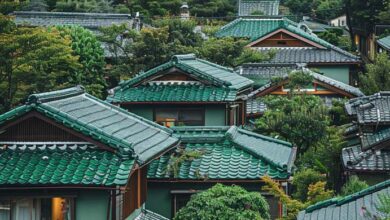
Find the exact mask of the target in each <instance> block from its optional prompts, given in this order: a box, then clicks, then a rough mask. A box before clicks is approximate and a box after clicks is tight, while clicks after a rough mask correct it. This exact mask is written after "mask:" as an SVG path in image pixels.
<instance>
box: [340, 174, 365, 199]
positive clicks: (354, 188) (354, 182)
mask: <svg viewBox="0 0 390 220" xmlns="http://www.w3.org/2000/svg"><path fill="white" fill-rule="evenodd" d="M368 187H369V185H368V184H367V183H366V182H365V181H362V180H360V179H359V177H357V176H351V177H350V178H349V179H348V181H347V183H345V185H344V186H343V187H342V188H341V196H348V195H351V194H353V193H357V192H359V191H362V190H364V189H366V188H368Z"/></svg>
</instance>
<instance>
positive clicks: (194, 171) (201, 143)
mask: <svg viewBox="0 0 390 220" xmlns="http://www.w3.org/2000/svg"><path fill="white" fill-rule="evenodd" d="M173 129H174V131H175V136H177V137H178V138H181V140H182V143H184V146H185V149H186V150H200V151H204V154H203V155H202V156H201V157H200V158H197V159H195V160H193V161H186V162H184V163H182V164H181V165H180V167H179V172H178V176H177V179H182V180H185V179H191V180H196V179H203V178H204V179H211V180H212V179H259V178H260V177H261V176H264V175H269V176H271V177H272V178H274V179H287V178H289V176H290V175H291V171H292V166H293V162H294V159H295V153H296V149H295V148H293V147H292V145H291V144H290V143H288V142H284V141H281V140H277V139H273V138H270V137H266V136H263V135H259V134H256V133H253V132H249V131H246V130H243V129H240V128H237V127H234V126H233V127H176V128H173ZM170 158H171V153H167V154H165V155H163V156H162V157H160V158H159V159H157V160H154V161H153V162H152V163H151V164H150V165H149V170H148V178H157V179H167V178H170V177H171V176H170V174H169V173H168V172H167V166H168V164H169V163H171V162H172V161H171V159H170Z"/></svg>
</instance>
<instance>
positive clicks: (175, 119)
mask: <svg viewBox="0 0 390 220" xmlns="http://www.w3.org/2000/svg"><path fill="white" fill-rule="evenodd" d="M155 121H156V122H157V123H159V124H161V125H164V126H166V127H172V126H202V125H204V110H203V109H185V108H183V109H179V108H175V109H156V111H155Z"/></svg>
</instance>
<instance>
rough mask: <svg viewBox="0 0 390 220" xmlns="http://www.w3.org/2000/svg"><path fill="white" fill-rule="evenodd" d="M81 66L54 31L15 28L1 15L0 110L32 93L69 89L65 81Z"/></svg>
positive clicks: (68, 44) (13, 105) (9, 20)
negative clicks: (66, 87)
mask: <svg viewBox="0 0 390 220" xmlns="http://www.w3.org/2000/svg"><path fill="white" fill-rule="evenodd" d="M81 67H82V65H81V64H80V63H79V62H78V57H77V56H73V54H72V48H71V40H70V39H69V38H64V37H62V36H61V35H60V33H59V32H58V31H57V30H55V29H53V30H52V31H50V32H48V31H47V30H46V29H44V28H24V27H16V25H15V24H14V22H13V21H12V19H11V18H9V17H6V16H3V15H0V111H8V110H9V109H11V108H13V107H15V106H16V105H18V104H20V103H21V102H22V101H23V100H25V98H26V97H27V96H28V95H29V94H31V93H36V92H45V91H49V90H53V89H57V88H62V87H65V86H69V82H68V79H69V78H70V76H72V75H73V74H75V73H76V72H77V71H79V70H81Z"/></svg>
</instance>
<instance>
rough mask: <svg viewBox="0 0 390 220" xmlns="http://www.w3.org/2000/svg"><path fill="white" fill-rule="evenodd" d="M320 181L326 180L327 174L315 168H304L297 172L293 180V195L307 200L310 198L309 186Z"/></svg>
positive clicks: (303, 200) (301, 199) (300, 199)
mask: <svg viewBox="0 0 390 220" xmlns="http://www.w3.org/2000/svg"><path fill="white" fill-rule="evenodd" d="M319 181H325V176H323V175H321V173H320V172H318V171H315V170H313V169H304V170H302V171H300V172H297V173H295V174H294V179H293V181H292V185H293V186H294V189H295V192H294V194H293V197H294V198H295V199H298V200H299V201H302V202H306V201H307V200H308V191H309V186H310V185H312V184H315V183H317V182H319Z"/></svg>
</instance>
